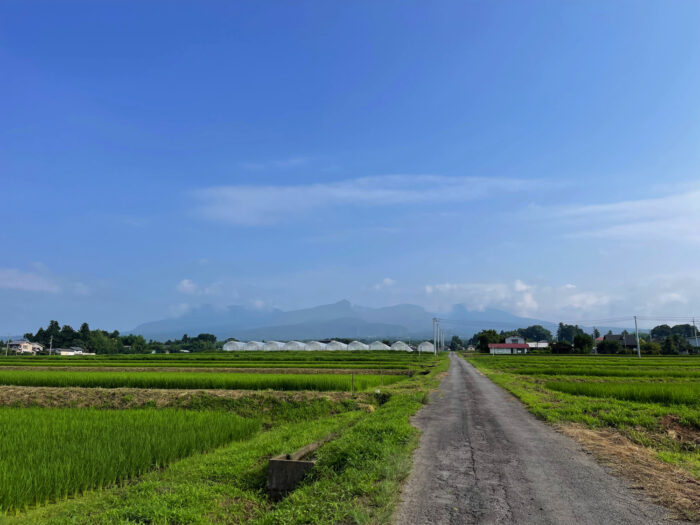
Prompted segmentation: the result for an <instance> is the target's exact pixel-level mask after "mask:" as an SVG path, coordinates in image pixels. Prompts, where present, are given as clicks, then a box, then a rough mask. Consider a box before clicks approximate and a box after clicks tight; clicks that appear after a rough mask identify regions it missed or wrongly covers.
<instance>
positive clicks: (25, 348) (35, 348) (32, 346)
mask: <svg viewBox="0 0 700 525" xmlns="http://www.w3.org/2000/svg"><path fill="white" fill-rule="evenodd" d="M8 346H9V347H10V350H12V351H13V352H15V353H17V354H36V353H37V352H41V351H42V350H43V349H44V347H43V345H40V344H39V343H31V342H29V341H10V342H9V344H8Z"/></svg>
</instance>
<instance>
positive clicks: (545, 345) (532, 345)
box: [527, 341, 549, 349]
mask: <svg viewBox="0 0 700 525" xmlns="http://www.w3.org/2000/svg"><path fill="white" fill-rule="evenodd" d="M527 346H529V347H530V348H535V349H537V348H549V342H548V341H537V342H534V343H528V344H527Z"/></svg>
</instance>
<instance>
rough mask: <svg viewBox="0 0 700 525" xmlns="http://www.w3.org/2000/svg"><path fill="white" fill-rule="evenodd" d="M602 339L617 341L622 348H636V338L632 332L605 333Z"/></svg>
mask: <svg viewBox="0 0 700 525" xmlns="http://www.w3.org/2000/svg"><path fill="white" fill-rule="evenodd" d="M603 341H617V342H618V343H620V346H622V348H637V338H636V337H635V336H634V335H632V334H607V335H605V336H603Z"/></svg>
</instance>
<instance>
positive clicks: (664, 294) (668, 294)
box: [424, 275, 700, 327]
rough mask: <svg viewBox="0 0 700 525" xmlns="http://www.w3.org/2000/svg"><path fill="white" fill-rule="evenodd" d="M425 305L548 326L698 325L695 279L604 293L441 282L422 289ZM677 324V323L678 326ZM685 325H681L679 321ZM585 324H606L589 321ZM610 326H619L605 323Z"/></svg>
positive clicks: (666, 279) (624, 285)
mask: <svg viewBox="0 0 700 525" xmlns="http://www.w3.org/2000/svg"><path fill="white" fill-rule="evenodd" d="M424 292H425V295H424V297H425V303H426V306H428V307H431V308H433V309H435V310H437V311H440V306H442V307H443V308H442V310H443V311H444V309H445V308H449V307H450V306H451V305H452V304H455V303H464V304H465V305H466V307H467V308H468V309H469V310H478V311H483V310H485V309H487V308H496V309H500V310H505V311H507V312H511V313H514V314H516V315H521V316H526V317H535V318H539V319H545V320H551V321H566V322H573V321H576V320H580V321H582V322H585V321H586V320H595V319H598V320H600V319H611V318H621V317H627V318H628V321H626V322H625V323H626V324H625V323H623V324H625V326H631V324H632V322H633V321H632V316H634V315H638V316H642V317H644V316H648V317H649V318H650V319H651V320H648V321H646V322H645V323H642V324H643V325H644V326H647V327H648V326H654V325H655V324H660V323H661V322H670V323H671V324H673V323H674V322H675V321H673V317H678V316H682V317H687V318H691V317H692V316H694V315H697V316H698V320H700V315H698V314H700V312H699V311H697V310H696V308H695V306H693V305H698V304H700V278H697V277H696V276H694V275H675V276H650V277H649V278H648V279H647V280H645V281H643V282H632V283H628V282H620V283H619V285H617V286H614V287H608V288H606V289H605V290H593V289H582V287H581V286H574V285H572V284H569V283H567V284H564V285H563V286H552V285H533V284H526V283H525V282H523V281H520V280H516V281H515V282H514V283H505V282H504V283H498V282H496V283H441V284H431V285H428V286H425V288H424ZM678 322H681V321H678ZM682 322H685V321H682ZM589 324H605V323H600V322H594V323H589ZM609 324H612V325H614V324H618V323H616V322H610V323H609Z"/></svg>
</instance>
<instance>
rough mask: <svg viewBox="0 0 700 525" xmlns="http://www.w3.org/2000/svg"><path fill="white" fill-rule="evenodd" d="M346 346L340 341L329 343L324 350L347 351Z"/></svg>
mask: <svg viewBox="0 0 700 525" xmlns="http://www.w3.org/2000/svg"><path fill="white" fill-rule="evenodd" d="M347 349H348V345H346V344H345V343H341V342H340V341H331V342H330V343H328V344H327V345H326V350H347Z"/></svg>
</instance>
